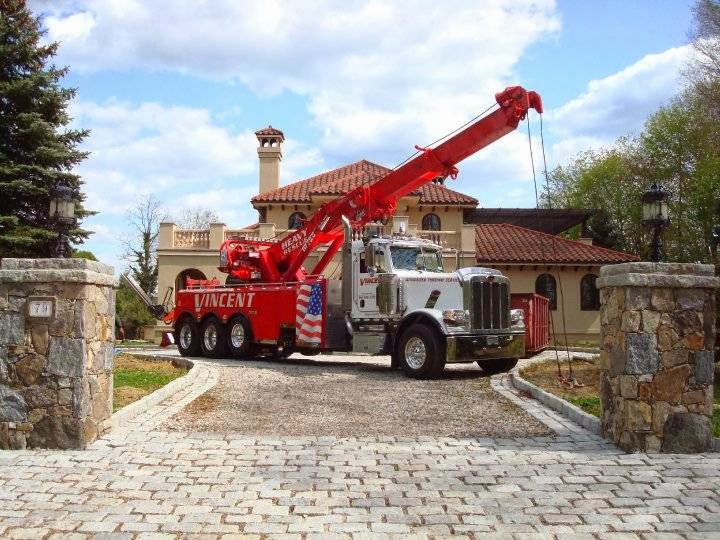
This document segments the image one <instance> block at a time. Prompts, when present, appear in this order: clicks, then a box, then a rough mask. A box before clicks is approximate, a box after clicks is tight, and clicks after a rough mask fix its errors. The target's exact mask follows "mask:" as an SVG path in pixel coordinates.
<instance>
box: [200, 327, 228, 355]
mask: <svg viewBox="0 0 720 540" xmlns="http://www.w3.org/2000/svg"><path fill="white" fill-rule="evenodd" d="M200 349H201V350H202V353H203V356H207V357H208V358H220V357H221V356H224V354H225V326H224V325H223V324H222V323H221V322H220V321H219V320H217V319H216V318H215V317H210V318H209V319H206V320H205V322H204V323H203V324H202V327H201V329H200Z"/></svg>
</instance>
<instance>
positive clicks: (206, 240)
mask: <svg viewBox="0 0 720 540" xmlns="http://www.w3.org/2000/svg"><path fill="white" fill-rule="evenodd" d="M173 247H174V248H209V247H210V230H208V229H205V230H202V229H178V230H176V231H175V238H173Z"/></svg>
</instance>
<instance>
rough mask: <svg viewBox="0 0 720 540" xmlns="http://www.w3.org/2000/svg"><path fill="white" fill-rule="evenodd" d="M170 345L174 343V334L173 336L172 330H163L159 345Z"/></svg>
mask: <svg viewBox="0 0 720 540" xmlns="http://www.w3.org/2000/svg"><path fill="white" fill-rule="evenodd" d="M170 345H175V336H173V333H172V332H163V335H162V340H161V341H160V346H161V347H168V346H170Z"/></svg>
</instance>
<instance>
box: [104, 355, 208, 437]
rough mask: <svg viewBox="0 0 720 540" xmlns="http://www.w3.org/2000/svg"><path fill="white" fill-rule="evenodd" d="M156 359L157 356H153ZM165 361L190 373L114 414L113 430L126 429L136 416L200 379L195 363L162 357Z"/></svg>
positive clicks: (182, 359) (111, 421)
mask: <svg viewBox="0 0 720 540" xmlns="http://www.w3.org/2000/svg"><path fill="white" fill-rule="evenodd" d="M137 356H147V355H137ZM152 356H153V357H154V358H155V357H156V356H155V355H152ZM160 358H162V359H163V360H167V361H172V362H173V363H175V364H176V365H178V366H179V367H182V368H187V369H188V372H187V373H186V374H185V375H183V376H182V377H178V378H177V379H174V380H172V381H170V382H169V383H168V384H166V385H165V386H163V387H162V388H158V389H157V390H155V391H154V392H151V393H150V394H148V395H147V396H144V397H142V398H140V399H139V400H137V401H133V402H132V403H130V404H128V405H126V406H125V407H123V408H122V409H120V410H118V411H117V412H115V413H113V415H112V417H111V418H110V425H111V427H112V429H119V428H122V427H124V426H125V425H126V424H127V422H129V421H130V420H132V419H133V418H135V417H136V416H138V415H140V414H142V413H144V412H146V411H148V410H149V409H151V408H152V407H154V406H156V405H158V404H159V403H161V402H163V401H165V400H166V399H167V398H169V397H170V396H172V395H173V394H176V393H177V392H179V391H181V390H183V389H185V388H187V387H188V386H190V385H191V384H192V383H193V382H194V381H195V379H197V377H198V373H199V371H200V369H198V367H197V366H196V365H195V363H194V362H192V361H190V360H187V359H185V358H177V357H166V358H163V357H160Z"/></svg>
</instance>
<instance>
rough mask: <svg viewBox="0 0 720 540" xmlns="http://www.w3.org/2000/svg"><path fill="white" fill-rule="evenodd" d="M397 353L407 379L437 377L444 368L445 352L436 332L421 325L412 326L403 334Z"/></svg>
mask: <svg viewBox="0 0 720 540" xmlns="http://www.w3.org/2000/svg"><path fill="white" fill-rule="evenodd" d="M397 353H398V357H399V360H400V366H401V367H402V368H403V371H405V374H406V375H407V376H408V377H413V378H416V379H428V378H431V377H437V376H438V375H439V374H440V373H441V372H442V370H443V368H444V367H445V350H444V348H443V346H442V343H441V342H440V339H439V338H438V336H437V332H435V331H434V330H432V329H431V328H428V327H427V326H424V325H422V324H414V325H412V326H411V327H410V328H408V329H407V330H405V332H403V335H402V337H401V338H400V342H399V343H398V349H397Z"/></svg>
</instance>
